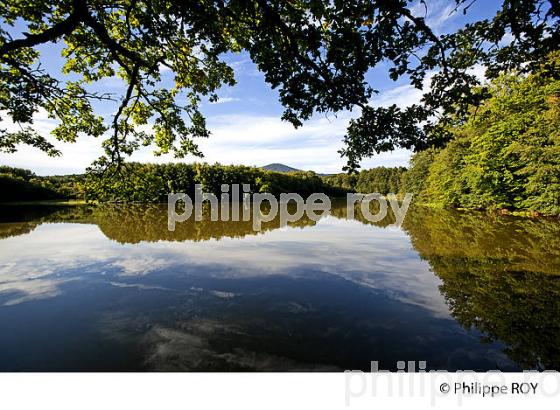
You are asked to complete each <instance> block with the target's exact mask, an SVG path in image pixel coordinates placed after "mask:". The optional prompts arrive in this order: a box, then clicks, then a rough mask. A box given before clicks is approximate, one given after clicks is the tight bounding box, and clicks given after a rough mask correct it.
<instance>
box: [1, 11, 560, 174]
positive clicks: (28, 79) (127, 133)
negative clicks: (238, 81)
mask: <svg viewBox="0 0 560 410" xmlns="http://www.w3.org/2000/svg"><path fill="white" fill-rule="evenodd" d="M421 3H424V2H423V1H422V2H421ZM452 3H454V5H455V6H456V10H455V12H458V13H461V12H464V13H467V12H470V10H471V8H475V7H477V4H474V5H473V2H471V1H467V0H454V2H452ZM414 4H416V2H411V1H358V0H355V1H335V2H333V1H326V0H324V1H318V0H299V1H289V2H287V1H282V0H272V1H265V0H254V1H204V2H201V1H183V2H174V1H161V0H157V1H156V0H113V1H104V2H99V1H95V0H57V1H45V0H39V1H34V2H32V3H30V2H29V1H28V0H11V1H9V2H2V5H1V6H0V23H1V26H0V111H1V112H2V115H3V116H4V115H6V116H7V117H9V118H10V119H11V120H12V121H13V122H14V123H16V124H17V125H19V126H20V131H17V132H9V131H8V130H0V150H3V151H7V152H13V151H14V150H16V149H17V145H18V144H30V145H33V146H35V147H37V148H39V149H42V150H44V151H46V152H48V153H49V154H51V155H57V154H59V151H58V150H57V149H56V148H55V147H54V145H53V144H52V143H51V142H49V141H47V139H46V138H45V136H43V135H39V134H37V133H36V132H35V131H34V130H33V128H32V124H33V117H34V115H35V114H36V113H37V112H38V111H39V110H42V111H43V112H45V113H46V114H47V115H48V116H49V117H51V118H56V119H58V120H59V122H58V125H57V126H56V128H55V129H54V130H53V131H52V135H53V136H54V137H55V138H56V139H58V140H62V141H68V142H74V141H76V140H77V139H78V137H79V135H80V134H89V135H92V136H101V135H105V136H106V137H107V139H106V140H105V141H104V143H103V147H104V148H105V152H106V157H105V158H104V159H103V161H102V162H104V161H110V162H112V163H115V162H118V163H121V162H122V159H123V156H125V155H129V154H131V153H132V152H133V151H135V150H136V149H137V148H139V147H140V146H142V145H151V144H153V145H155V147H156V154H160V153H168V152H171V153H174V154H175V155H176V156H177V157H184V156H185V155H187V154H194V155H201V152H200V151H199V149H198V146H197V144H196V143H195V138H197V137H207V136H208V135H209V131H208V130H207V128H206V122H205V119H204V116H203V114H202V112H201V110H200V106H201V104H200V103H201V101H203V100H205V99H207V100H209V101H215V100H217V98H218V96H217V90H219V89H220V88H221V87H223V86H231V85H233V84H235V79H234V72H233V69H232V67H231V66H229V65H228V64H227V63H226V62H225V61H223V59H222V57H223V55H225V54H226V53H238V52H241V51H245V52H247V53H248V54H249V56H250V58H251V59H252V61H253V62H254V63H255V64H256V65H257V67H258V69H259V70H260V71H261V72H263V73H264V76H265V80H266V81H267V82H268V83H269V84H270V85H271V87H272V88H274V89H278V95H279V99H280V102H281V103H282V105H283V106H284V107H285V111H284V113H283V115H282V118H283V119H284V120H286V121H289V122H291V123H292V124H293V125H294V126H300V125H302V124H303V121H305V120H307V119H309V118H310V117H311V116H312V115H313V114H315V113H325V112H337V111H341V110H349V109H352V108H358V107H359V108H360V109H361V117H360V118H357V119H355V120H353V121H351V124H350V126H349V128H348V130H347V134H346V137H345V142H346V147H345V148H344V150H343V151H342V153H343V154H344V155H346V156H347V157H348V162H349V165H348V167H349V169H355V168H357V167H359V162H360V160H361V159H362V158H363V157H366V156H371V155H373V154H375V153H379V152H382V151H388V150H392V149H394V148H396V147H403V148H409V149H414V150H422V149H425V148H426V147H428V146H431V145H443V144H445V143H446V142H447V141H448V140H449V138H450V135H449V133H448V132H445V131H446V129H447V126H448V125H450V124H451V123H453V122H454V121H458V120H461V119H463V118H464V117H465V116H466V114H468V112H467V111H468V108H469V107H470V106H472V105H478V104H479V103H480V102H481V101H484V99H485V98H486V97H487V93H486V92H485V89H484V88H477V87H474V86H476V85H478V84H479V80H478V79H477V77H476V76H475V75H473V74H472V73H471V72H470V71H469V70H470V69H471V68H472V67H475V66H477V65H482V66H484V67H485V68H486V69H487V72H486V74H487V76H489V77H490V78H495V77H497V76H498V74H499V73H500V72H501V71H504V70H506V69H511V68H518V69H522V70H527V71H530V70H531V69H532V68H533V67H534V66H535V65H536V64H537V63H539V62H541V61H542V60H543V58H544V57H545V56H546V55H547V54H548V53H549V52H551V51H553V50H557V49H558V44H560V41H559V38H560V21H559V16H560V6H559V5H558V2H557V1H556V0H554V1H552V0H550V1H547V0H525V1H512V0H503V1H502V5H501V7H498V10H497V13H496V15H495V16H494V18H491V19H485V20H481V21H475V22H473V23H471V24H468V25H466V26H465V27H463V28H462V29H460V30H458V31H457V32H455V33H449V34H442V35H439V34H438V33H437V30H435V29H432V28H431V27H430V22H429V20H427V19H426V18H425V17H424V16H422V15H419V14H418V13H414V12H413V9H414ZM424 5H425V4H424ZM426 7H427V6H426ZM16 23H17V24H16ZM19 27H22V28H23V30H25V32H19V33H18V32H17V31H18V28H19ZM23 30H22V31H23ZM47 43H58V44H61V45H62V46H63V48H62V58H63V61H62V64H61V65H62V76H58V75H57V74H58V73H54V72H48V71H46V70H45V69H44V65H41V64H40V63H41V49H40V47H39V46H41V45H44V44H47ZM419 51H420V52H419ZM378 66H383V67H388V68H387V71H388V75H389V76H390V78H391V79H393V80H397V79H399V78H403V79H405V80H406V81H408V82H409V83H410V84H411V85H412V86H414V87H416V88H418V89H423V88H424V82H425V81H426V80H428V78H430V79H431V84H430V87H429V91H427V92H426V93H425V94H424V98H423V100H422V102H421V103H420V104H414V105H411V106H409V107H406V108H400V107H397V106H395V105H393V106H390V107H376V108H373V107H372V105H371V104H370V99H371V98H372V97H373V98H374V96H375V93H376V89H377V88H378V87H377V85H376V84H370V83H369V82H368V81H367V80H366V77H367V75H366V74H367V73H368V72H369V71H370V70H371V69H372V68H373V67H378ZM163 69H165V70H167V71H168V72H169V75H171V76H172V77H173V78H172V81H171V82H165V81H162V74H161V73H162V70H163ZM434 72H436V74H435V75H431V74H432V73H434ZM115 77H117V78H120V79H121V80H122V81H123V82H124V87H122V91H121V92H120V94H116V95H115V94H99V93H96V92H92V91H91V84H92V83H95V82H98V81H103V80H105V79H107V78H115ZM170 84H171V85H170ZM427 88H428V87H425V89H427ZM100 101H101V102H103V103H105V102H107V103H112V104H113V105H114V107H113V108H114V115H113V116H112V117H111V118H109V119H108V120H105V119H104V118H102V117H101V116H100V115H98V113H96V112H95V109H94V107H95V106H96V105H97V104H99V102H100ZM434 118H438V119H439V120H434ZM148 125H149V126H148Z"/></svg>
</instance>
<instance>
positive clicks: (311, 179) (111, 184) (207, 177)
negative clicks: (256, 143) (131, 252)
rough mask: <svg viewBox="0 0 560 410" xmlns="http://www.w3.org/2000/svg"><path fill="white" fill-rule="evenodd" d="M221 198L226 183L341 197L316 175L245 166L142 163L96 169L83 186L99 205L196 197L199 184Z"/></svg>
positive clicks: (255, 189)
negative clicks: (175, 195) (178, 195)
mask: <svg viewBox="0 0 560 410" xmlns="http://www.w3.org/2000/svg"><path fill="white" fill-rule="evenodd" d="M196 184H200V185H201V186H202V190H203V191H204V192H207V193H212V194H214V195H216V196H217V197H218V198H219V197H220V194H221V192H222V191H221V185H222V184H228V185H230V184H248V185H250V189H251V191H250V192H251V193H255V192H268V193H271V194H273V195H279V194H281V193H291V192H293V193H297V194H300V195H301V196H303V197H307V196H309V195H310V194H312V193H316V192H322V193H326V194H328V195H337V194H340V193H341V191H340V190H339V189H337V188H335V187H332V186H329V185H327V184H325V183H324V182H323V180H322V179H321V178H320V177H319V176H318V175H317V174H315V173H314V172H310V171H307V172H305V171H298V172H289V173H284V172H274V171H267V170H263V169H260V168H255V167H247V166H243V165H220V164H215V165H209V164H196V163H195V164H182V163H177V164H174V163H169V164H141V163H127V164H125V165H123V166H121V167H120V168H116V167H110V168H108V169H97V170H92V171H91V172H89V173H88V174H87V177H86V179H85V183H84V185H83V195H84V199H85V200H87V201H99V202H165V201H167V195H168V194H169V193H173V192H175V193H177V192H182V193H186V194H188V195H193V194H194V190H195V185H196Z"/></svg>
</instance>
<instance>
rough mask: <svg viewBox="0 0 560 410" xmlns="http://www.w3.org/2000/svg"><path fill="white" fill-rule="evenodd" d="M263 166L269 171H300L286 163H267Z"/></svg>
mask: <svg viewBox="0 0 560 410" xmlns="http://www.w3.org/2000/svg"><path fill="white" fill-rule="evenodd" d="M261 168H262V169H266V170H267V171H276V172H294V171H300V170H299V169H297V168H292V167H289V166H287V165H284V164H268V165H265V166H264V167H261Z"/></svg>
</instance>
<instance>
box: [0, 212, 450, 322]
mask: <svg viewBox="0 0 560 410" xmlns="http://www.w3.org/2000/svg"><path fill="white" fill-rule="evenodd" d="M2 248H3V251H4V252H3V255H6V256H5V257H0V266H1V264H2V262H3V261H2V259H4V258H7V255H9V256H10V263H11V264H10V265H5V266H4V267H3V270H2V271H1V272H3V275H2V276H0V277H1V278H2V280H1V281H0V282H2V286H3V289H4V290H7V289H11V290H13V291H20V292H23V293H24V294H35V295H41V294H42V295H56V294H57V293H56V292H57V290H56V289H57V287H58V285H59V284H60V283H62V282H63V281H64V280H66V279H68V277H73V278H75V277H82V278H84V279H91V278H92V277H96V278H97V279H99V278H100V277H101V276H103V275H105V274H106V277H107V279H106V280H107V281H113V282H117V281H116V280H115V278H116V276H120V277H122V278H124V277H129V276H146V275H153V274H157V273H158V272H162V271H167V270H170V269H173V270H175V271H177V272H179V271H180V272H183V273H184V274H188V275H193V274H199V273H200V272H205V275H207V276H211V277H216V278H233V279H235V278H250V277H262V276H267V275H268V276H270V275H287V276H293V277H299V276H303V275H307V274H309V272H315V273H318V272H322V273H323V274H325V275H333V276H337V277H341V278H343V279H345V280H348V281H351V282H353V283H356V284H359V285H360V286H364V287H367V288H371V289H376V290H380V291H382V292H384V293H385V294H387V295H389V296H391V297H392V298H394V299H397V300H400V301H403V302H406V303H411V304H416V305H418V306H422V307H424V308H427V309H429V310H430V311H431V312H433V313H434V314H435V315H436V316H440V317H444V316H445V317H447V316H448V308H447V306H446V304H445V301H444V299H443V297H442V296H441V295H440V293H439V290H438V286H439V285H440V283H441V282H440V280H439V279H438V278H437V277H436V276H435V275H433V273H432V272H430V270H429V265H428V263H427V262H425V261H422V260H421V259H420V258H419V256H418V255H417V253H416V251H414V249H413V248H412V245H411V243H410V240H409V238H408V236H407V235H406V234H405V233H404V232H402V231H401V230H400V229H398V228H385V229H382V228H377V227H373V226H369V225H363V224H361V223H360V222H357V221H346V220H339V219H336V218H334V217H327V218H323V219H321V221H319V223H318V224H317V225H316V226H314V227H308V228H305V229H299V228H289V229H278V230H275V231H269V232H266V233H264V234H263V235H257V236H247V237H245V238H243V239H239V238H222V239H221V240H220V241H206V242H163V241H162V242H156V243H145V242H141V243H139V244H135V245H131V244H127V245H119V244H117V243H115V242H112V241H108V240H107V239H106V238H105V237H104V236H103V235H102V234H101V232H100V231H99V229H98V228H97V226H92V225H85V224H46V225H41V226H39V227H38V228H37V229H36V230H35V231H33V232H32V233H30V234H27V235H24V236H21V237H13V238H8V239H6V240H3V241H2ZM90 265H91V267H89V268H88V266H90ZM13 266H17V267H18V269H19V271H18V270H14V269H15V268H14V267H13ZM31 267H33V268H32V269H31ZM88 269H89V270H88ZM18 272H20V273H19V274H18ZM64 272H66V273H64ZM76 272H79V273H76ZM61 273H64V274H61ZM85 273H87V274H88V275H93V276H92V277H87V276H86V275H84V274H85ZM22 275H23V276H22ZM37 278H40V279H41V280H43V281H50V282H44V283H43V284H41V282H36V283H35V285H33V284H32V283H28V282H29V280H30V279H37ZM47 283H48V284H50V285H47ZM33 286H36V290H35V291H34V290H33ZM33 292H35V293H33ZM215 296H225V294H224V295H221V294H215ZM45 297H46V296H45Z"/></svg>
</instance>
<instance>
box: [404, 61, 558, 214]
mask: <svg viewBox="0 0 560 410" xmlns="http://www.w3.org/2000/svg"><path fill="white" fill-rule="evenodd" d="M559 72H560V53H559V52H555V53H553V54H551V55H550V56H549V60H548V62H547V63H546V64H543V65H542V66H541V67H540V68H539V69H538V70H536V71H535V72H533V73H532V74H530V75H528V76H523V75H517V74H511V73H510V74H507V75H506V74H504V75H502V76H500V77H499V78H498V79H496V80H494V81H493V82H492V83H491V84H490V85H489V87H488V89H487V90H486V92H488V93H490V98H489V99H488V100H487V101H486V102H485V103H484V104H482V105H481V106H480V107H478V108H477V109H476V110H475V109H473V111H472V113H471V115H470V117H469V119H468V121H466V122H464V123H460V124H458V125H456V126H454V127H452V128H451V132H452V133H453V135H454V138H453V140H451V141H450V142H449V143H448V144H447V146H446V147H445V148H443V149H429V150H425V151H421V152H419V153H417V154H416V155H415V156H414V157H413V158H412V160H411V167H410V169H409V170H408V171H407V172H406V173H405V174H404V175H403V179H402V182H403V186H402V190H403V191H406V192H412V193H414V194H416V195H417V198H416V200H417V202H423V203H430V204H438V205H443V206H449V207H455V208H468V209H507V210H528V211H534V212H539V213H543V214H553V215H558V214H560V76H559V75H558V73H559Z"/></svg>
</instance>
